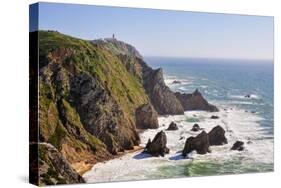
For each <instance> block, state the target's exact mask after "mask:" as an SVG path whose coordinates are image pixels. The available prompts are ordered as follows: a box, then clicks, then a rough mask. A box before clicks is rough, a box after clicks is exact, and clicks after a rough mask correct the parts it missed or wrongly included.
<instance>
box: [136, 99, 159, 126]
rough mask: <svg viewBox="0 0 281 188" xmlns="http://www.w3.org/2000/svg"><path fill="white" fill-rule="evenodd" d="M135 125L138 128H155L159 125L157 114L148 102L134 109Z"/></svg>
mask: <svg viewBox="0 0 281 188" xmlns="http://www.w3.org/2000/svg"><path fill="white" fill-rule="evenodd" d="M136 126H137V128H139V129H157V128H158V127H159V124H158V114H157V112H156V111H155V110H154V108H153V106H152V105H151V104H150V103H148V104H144V105H142V106H141V107H139V108H138V109H137V110H136Z"/></svg>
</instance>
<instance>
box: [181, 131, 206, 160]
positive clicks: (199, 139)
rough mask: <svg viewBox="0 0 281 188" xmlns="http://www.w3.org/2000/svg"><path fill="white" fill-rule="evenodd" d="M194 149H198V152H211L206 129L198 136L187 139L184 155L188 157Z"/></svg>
mask: <svg viewBox="0 0 281 188" xmlns="http://www.w3.org/2000/svg"><path fill="white" fill-rule="evenodd" d="M192 151H196V152H197V153H198V154H206V153H207V152H209V138H208V134H207V133H206V132H205V131H202V132H201V133H200V134H199V135H197V136H196V137H193V136H191V137H189V138H187V139H186V141H185V145H184V149H183V151H182V155H183V156H184V157H186V156H187V154H189V153H190V152H192Z"/></svg>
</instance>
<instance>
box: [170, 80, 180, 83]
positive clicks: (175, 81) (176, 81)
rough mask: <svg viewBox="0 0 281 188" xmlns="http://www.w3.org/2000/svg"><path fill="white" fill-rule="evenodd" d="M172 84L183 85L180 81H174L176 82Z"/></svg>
mask: <svg viewBox="0 0 281 188" xmlns="http://www.w3.org/2000/svg"><path fill="white" fill-rule="evenodd" d="M172 84H181V82H180V81H178V80H174V81H173V82H172Z"/></svg>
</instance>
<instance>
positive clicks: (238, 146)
mask: <svg viewBox="0 0 281 188" xmlns="http://www.w3.org/2000/svg"><path fill="white" fill-rule="evenodd" d="M244 149H245V148H244V142H242V141H239V140H238V141H236V142H235V143H234V144H233V146H232V147H231V150H237V151H243V150H244Z"/></svg>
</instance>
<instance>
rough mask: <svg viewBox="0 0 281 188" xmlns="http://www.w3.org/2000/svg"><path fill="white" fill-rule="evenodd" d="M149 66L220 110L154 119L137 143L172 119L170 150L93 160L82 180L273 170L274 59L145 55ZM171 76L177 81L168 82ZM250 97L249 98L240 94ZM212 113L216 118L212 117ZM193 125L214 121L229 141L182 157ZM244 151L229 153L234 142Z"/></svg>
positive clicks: (178, 88)
mask: <svg viewBox="0 0 281 188" xmlns="http://www.w3.org/2000/svg"><path fill="white" fill-rule="evenodd" d="M145 60H146V62H147V63H148V64H149V65H150V66H151V67H153V68H155V69H156V68H162V69H163V71H164V78H165V82H166V84H167V86H169V87H170V88H171V90H173V91H179V92H182V93H192V92H193V91H194V90H195V89H199V91H200V92H201V93H202V94H203V95H204V97H205V98H206V99H207V100H208V101H209V102H210V103H212V104H214V105H216V106H217V107H218V108H219V110H220V111H219V112H214V113H210V112H204V111H187V112H185V114H184V115H175V116H165V117H164V116H163V117H159V125H160V127H159V128H158V129H149V130H146V131H144V132H143V133H142V134H141V135H140V137H141V145H142V146H145V144H146V142H147V140H148V139H149V138H150V139H153V138H154V136H155V134H156V133H157V132H159V131H160V130H165V129H167V127H168V125H169V124H170V123H171V122H172V121H174V122H176V123H177V124H178V127H179V130H176V131H165V132H166V135H167V142H168V143H167V147H168V148H170V153H169V154H168V155H165V157H152V156H150V155H149V154H144V153H141V151H138V152H134V153H129V154H126V155H125V156H122V157H120V158H117V159H113V160H110V161H107V162H104V163H98V164H96V165H95V166H94V167H93V168H92V169H91V170H90V171H88V172H87V173H85V174H84V176H83V177H84V178H85V180H86V181H87V182H108V181H128V180H142V179H159V178H177V177H189V176H205V175H223V174H239V173H254V172H269V171H273V167H274V165H273V164H274V163H273V141H274V140H273V133H274V126H273V125H274V123H273V62H272V61H258V60H225V59H184V58H160V57H147V58H145ZM175 80H177V81H179V82H180V83H176V84H175V83H173V82H174V81H175ZM246 95H250V97H249V98H248V97H245V96H246ZM211 115H217V116H219V117H220V118H219V119H211V118H210V116H211ZM194 123H197V124H199V126H200V127H201V128H203V129H204V130H205V131H207V132H208V131H210V130H211V129H212V128H213V127H215V126H216V125H220V126H222V127H223V128H224V129H225V130H226V137H227V139H228V144H226V145H223V146H212V147H210V149H211V153H208V154H205V155H199V154H197V153H196V152H192V153H190V154H189V155H188V157H187V158H186V159H184V158H183V157H182V156H181V150H182V149H183V147H184V143H185V140H186V138H188V137H189V136H196V135H197V134H199V133H197V132H192V131H190V129H191V128H192V126H193V125H194ZM237 140H240V141H243V142H244V143H245V150H244V151H232V150H230V148H231V146H232V145H233V144H234V143H235V142H236V141H237Z"/></svg>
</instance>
